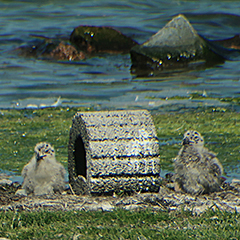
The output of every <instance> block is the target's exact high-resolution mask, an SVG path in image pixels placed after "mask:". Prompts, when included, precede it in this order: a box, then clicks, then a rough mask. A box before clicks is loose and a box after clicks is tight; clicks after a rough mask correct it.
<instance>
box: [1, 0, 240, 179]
mask: <svg viewBox="0 0 240 240" xmlns="http://www.w3.org/2000/svg"><path fill="white" fill-rule="evenodd" d="M239 7H240V3H239V1H221V0H218V1H214V0H211V1H209V0H203V1H190V0H185V1H178V0H173V1H166V0H165V1H159V0H156V1H147V2H146V1H141V0H136V1H134V0H132V1H124V0H123V1H110V0H101V1H87V0H86V1H75V0H72V1H69V2H66V1H61V0H58V1H56V0H51V1H50V0H45V1H7V0H5V1H4V0H0V9H1V14H0V108H25V107H27V106H28V105H29V104H30V105H32V106H34V107H36V106H40V105H41V104H45V105H51V104H53V103H54V102H55V101H56V100H57V99H58V98H59V96H60V97H61V101H60V104H61V105H62V106H87V107H93V108H94V109H97V110H99V109H124V108H125V109H128V108H147V109H150V110H152V109H156V110H160V109H161V110H163V111H168V110H175V111H178V110H179V109H181V108H193V107H198V106H213V107H216V106H222V107H226V106H228V105H227V104H226V103H223V102H220V101H219V98H222V97H240V77H239V76H240V68H239V66H240V60H236V61H226V62H225V63H223V64H219V65H217V66H215V67H213V68H208V69H199V70H191V71H188V72H187V71H185V72H181V73H168V74H164V75H159V76H157V77H152V78H144V77H143V78H136V76H134V75H132V74H131V72H130V67H131V59H130V55H129V54H125V55H122V54H118V55H107V54H101V55H98V56H95V57H92V58H89V59H86V60H84V61H81V62H67V61H65V62H63V61H47V60H40V59H33V58H24V57H20V56H18V55H17V54H15V53H14V51H12V50H13V49H15V48H17V47H19V46H23V45H26V44H27V43H28V42H29V41H32V40H33V39H34V37H32V36H31V35H42V36H45V37H50V38H53V37H61V38H68V36H69V35H70V34H71V32H72V31H73V29H74V27H77V26H79V25H94V26H112V27H114V28H116V29H117V30H120V31H121V32H122V33H124V34H125V35H127V36H129V37H132V38H133V39H134V40H136V41H137V42H139V43H143V42H144V41H146V40H147V39H148V38H149V37H150V36H151V35H153V34H154V33H156V32H157V31H158V30H159V29H161V28H162V27H163V26H164V25H165V24H166V23H167V22H168V21H169V20H171V19H172V17H174V16H176V15H177V14H180V13H182V14H185V16H186V17H187V18H188V19H189V21H190V22H191V23H192V25H193V27H194V28H195V29H196V30H197V31H198V33H199V34H201V35H203V36H205V37H207V38H208V39H215V40H216V39H224V38H230V37H233V36H234V35H235V34H239V33H240V25H239V22H240V14H239ZM196 91H197V92H199V93H200V94H201V93H202V94H205V95H207V96H208V97H210V98H211V99H206V100H204V99H203V100H201V101H196V100H193V99H191V98H189V99H182V100H171V99H170V100H168V99H169V98H171V97H175V96H183V97H187V98H188V97H189V96H190V94H191V93H194V92H196ZM163 99H166V100H163ZM232 174H235V175H234V176H236V175H237V176H239V174H238V172H237V173H232ZM230 177H231V176H230Z"/></svg>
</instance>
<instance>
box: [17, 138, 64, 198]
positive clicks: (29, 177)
mask: <svg viewBox="0 0 240 240" xmlns="http://www.w3.org/2000/svg"><path fill="white" fill-rule="evenodd" d="M64 175H65V169H64V167H63V166H62V164H61V163H59V162H57V160H56V158H55V151H54V148H53V147H52V146H51V145H50V144H49V143H46V142H40V143H37V145H36V146H35V148H34V155H33V157H32V159H31V160H30V162H29V163H28V164H26V165H25V166H24V167H23V170H22V176H23V178H24V181H23V188H24V189H25V191H26V193H27V194H34V195H45V194H53V193H56V192H60V193H61V192H63V191H64V189H65V181H64Z"/></svg>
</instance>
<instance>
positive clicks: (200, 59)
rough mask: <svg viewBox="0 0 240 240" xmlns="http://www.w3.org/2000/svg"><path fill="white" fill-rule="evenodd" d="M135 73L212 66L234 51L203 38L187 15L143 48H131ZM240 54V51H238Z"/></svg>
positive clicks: (160, 31) (165, 27) (147, 42)
mask: <svg viewBox="0 0 240 240" xmlns="http://www.w3.org/2000/svg"><path fill="white" fill-rule="evenodd" d="M130 53H131V60H132V71H133V72H134V71H138V70H142V69H147V70H150V71H154V70H166V69H178V68H188V69H189V68H191V66H189V64H190V63H195V64H194V65H193V64H192V66H193V67H194V68H195V67H196V66H197V65H198V64H204V65H205V66H206V65H207V66H210V65H212V64H216V63H219V62H223V61H224V59H229V58H231V56H232V55H233V50H229V49H227V48H225V47H224V46H222V45H220V44H217V43H216V42H215V41H209V40H207V39H206V38H204V37H203V36H200V35H199V34H198V33H197V31H196V30H195V29H194V28H193V27H192V25H191V24H190V22H189V21H188V20H187V19H186V18H185V16H183V15H181V14H180V15H178V16H176V17H174V18H173V19H172V20H171V21H170V22H168V23H167V24H166V25H165V26H164V27H163V28H162V29H161V30H159V31H158V32H157V33H156V34H154V35H153V36H152V37H151V38H150V39H148V40H147V41H146V42H144V43H143V44H141V45H137V46H134V47H133V48H132V49H131V52H130ZM235 53H236V51H235V52H234V54H235ZM237 54H238V55H239V51H238V52H237Z"/></svg>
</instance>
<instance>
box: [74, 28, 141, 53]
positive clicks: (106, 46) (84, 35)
mask: <svg viewBox="0 0 240 240" xmlns="http://www.w3.org/2000/svg"><path fill="white" fill-rule="evenodd" d="M70 42H71V43H72V44H73V45H74V46H75V47H76V48H77V49H78V50H81V51H85V52H87V53H97V52H108V53H129V51H130V49H131V48H132V47H133V46H135V45H136V44H137V43H136V42H135V41H134V40H132V39H131V38H130V37H127V36H125V35H124V34H122V33H121V32H119V31H117V30H115V29H113V28H110V27H94V26H79V27H76V28H75V29H74V30H73V32H72V33H71V36H70Z"/></svg>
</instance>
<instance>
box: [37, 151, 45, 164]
mask: <svg viewBox="0 0 240 240" xmlns="http://www.w3.org/2000/svg"><path fill="white" fill-rule="evenodd" d="M44 157H46V155H45V154H41V153H37V162H39V161H40V160H42V159H43V158H44Z"/></svg>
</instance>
